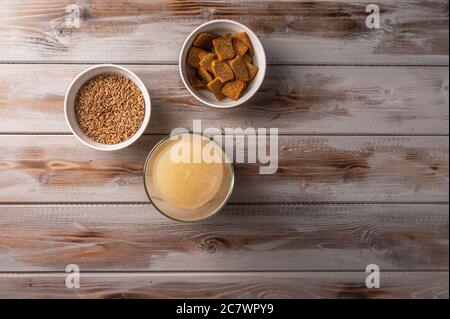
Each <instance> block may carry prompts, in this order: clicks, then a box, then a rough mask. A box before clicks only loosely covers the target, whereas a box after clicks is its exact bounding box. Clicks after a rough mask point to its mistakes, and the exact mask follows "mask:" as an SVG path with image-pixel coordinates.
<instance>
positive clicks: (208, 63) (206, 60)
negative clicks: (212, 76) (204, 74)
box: [199, 53, 216, 73]
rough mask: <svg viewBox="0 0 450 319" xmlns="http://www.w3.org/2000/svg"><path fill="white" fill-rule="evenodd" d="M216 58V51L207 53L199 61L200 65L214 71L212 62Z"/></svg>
mask: <svg viewBox="0 0 450 319" xmlns="http://www.w3.org/2000/svg"><path fill="white" fill-rule="evenodd" d="M215 59H216V55H215V54H214V53H208V54H206V55H205V56H204V57H203V58H202V59H201V60H200V62H199V65H200V67H202V68H204V69H205V70H207V71H208V72H211V73H212V71H213V70H212V62H213V61H214V60H215Z"/></svg>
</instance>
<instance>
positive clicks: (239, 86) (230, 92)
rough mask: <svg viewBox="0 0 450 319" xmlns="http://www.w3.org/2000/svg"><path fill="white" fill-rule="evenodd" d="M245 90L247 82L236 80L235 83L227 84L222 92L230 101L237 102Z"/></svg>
mask: <svg viewBox="0 0 450 319" xmlns="http://www.w3.org/2000/svg"><path fill="white" fill-rule="evenodd" d="M244 89H245V82H244V81H241V80H236V81H233V82H228V83H225V85H224V86H223V88H222V90H221V92H222V94H223V95H226V96H228V97H229V98H230V99H232V100H234V101H236V100H238V99H239V98H240V97H241V94H242V92H243V91H244Z"/></svg>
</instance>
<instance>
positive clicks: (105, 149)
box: [64, 64, 152, 152]
mask: <svg viewBox="0 0 450 319" xmlns="http://www.w3.org/2000/svg"><path fill="white" fill-rule="evenodd" d="M105 67H108V68H113V69H120V70H122V71H124V72H126V73H129V74H130V75H132V76H133V77H134V78H135V80H136V82H138V83H139V85H141V86H142V87H143V88H145V92H143V91H142V90H141V88H139V90H140V91H141V93H142V95H143V96H144V103H145V100H146V99H145V98H146V97H148V109H149V111H148V118H147V121H146V120H145V117H146V116H144V120H143V122H142V124H141V127H140V128H139V130H138V131H137V132H136V133H135V134H134V135H133V136H132V137H130V138H129V139H128V140H125V141H123V142H121V143H117V144H112V145H110V146H114V145H120V144H122V143H124V144H123V145H121V146H120V147H117V148H110V149H107V148H101V147H98V146H95V145H93V144H90V143H88V142H86V141H85V140H83V139H82V138H81V137H80V136H78V133H76V132H75V130H74V129H73V127H72V124H71V123H70V121H69V115H68V114H67V99H68V97H69V92H70V90H72V87H73V85H74V84H75V82H76V81H77V80H78V79H79V78H80V77H81V76H83V75H84V74H86V73H88V72H90V71H92V70H95V69H99V68H105ZM90 79H91V78H89V80H90ZM89 80H88V81H89ZM86 82H87V81H86ZM86 82H85V83H86ZM85 83H83V85H84V84H85ZM145 111H147V107H146V105H145ZM151 111H152V102H151V99H150V93H148V90H147V87H146V86H145V84H144V82H142V80H141V79H140V78H139V77H138V76H137V75H136V73H134V72H133V71H131V70H129V69H127V68H125V67H123V66H120V65H116V64H98V65H93V66H91V67H89V68H87V69H85V70H83V71H81V72H80V73H78V74H77V76H75V78H74V79H73V80H72V82H70V84H69V87H68V88H67V91H66V95H65V97H64V118H65V119H66V123H67V125H68V126H69V129H70V131H71V132H72V134H73V135H74V136H75V137H76V138H77V139H78V140H79V141H80V142H81V143H83V144H84V145H86V146H89V147H91V148H93V149H96V150H98V151H105V152H111V151H118V150H121V149H124V148H126V147H128V146H130V145H133V144H134V143H135V142H136V141H137V140H138V139H139V137H141V136H142V134H143V133H144V130H145V129H146V127H147V125H148V123H149V122H150V115H151ZM144 126H145V127H144ZM141 130H142V132H141ZM126 142H129V143H126ZM105 145H109V144H105Z"/></svg>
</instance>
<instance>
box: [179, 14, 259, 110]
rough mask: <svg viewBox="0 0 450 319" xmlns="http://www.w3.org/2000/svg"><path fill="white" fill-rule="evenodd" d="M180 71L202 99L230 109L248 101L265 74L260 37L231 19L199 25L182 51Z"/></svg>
mask: <svg viewBox="0 0 450 319" xmlns="http://www.w3.org/2000/svg"><path fill="white" fill-rule="evenodd" d="M179 66H180V74H181V78H182V80H183V83H184V85H185V86H186V88H187V89H188V90H189V92H190V93H191V94H192V95H193V96H194V97H195V98H196V99H197V100H199V101H200V102H202V103H204V104H206V105H209V106H212V107H217V108H230V107H235V106H238V105H241V104H243V103H245V102H246V101H248V100H249V99H250V98H251V97H252V96H253V95H255V93H256V92H257V91H258V89H259V88H260V86H261V84H262V82H263V80H264V76H265V73H266V54H265V52H264V48H263V46H262V44H261V41H259V39H258V37H257V36H256V35H255V34H254V33H253V32H252V31H251V30H250V29H249V28H248V27H246V26H245V25H243V24H241V23H239V22H236V21H232V20H213V21H209V22H206V23H204V24H202V25H201V26H199V27H198V28H196V29H195V30H194V31H193V32H192V33H191V34H190V35H189V36H188V37H187V39H186V41H185V42H184V44H183V47H182V49H181V53H180V61H179Z"/></svg>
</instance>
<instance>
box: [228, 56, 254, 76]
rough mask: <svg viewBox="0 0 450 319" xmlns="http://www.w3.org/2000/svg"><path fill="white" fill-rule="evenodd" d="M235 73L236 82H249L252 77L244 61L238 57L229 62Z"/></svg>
mask: <svg viewBox="0 0 450 319" xmlns="http://www.w3.org/2000/svg"><path fill="white" fill-rule="evenodd" d="M228 63H229V64H230V66H231V69H232V70H233V73H234V78H235V79H236V80H242V81H248V80H250V77H249V76H248V71H247V66H246V65H245V62H244V59H243V58H242V57H241V56H240V55H238V56H236V57H235V58H234V59H233V60H231V61H229V62H228Z"/></svg>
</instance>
